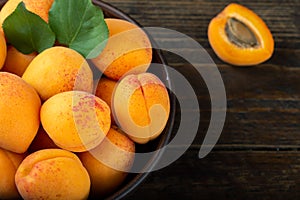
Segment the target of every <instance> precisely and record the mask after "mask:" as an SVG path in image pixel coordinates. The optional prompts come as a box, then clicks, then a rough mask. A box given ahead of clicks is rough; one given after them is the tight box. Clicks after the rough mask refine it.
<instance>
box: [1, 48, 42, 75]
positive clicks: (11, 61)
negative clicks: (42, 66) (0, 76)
mask: <svg viewBox="0 0 300 200" xmlns="http://www.w3.org/2000/svg"><path fill="white" fill-rule="evenodd" d="M36 55H37V53H36V52H34V53H31V54H23V53H21V52H20V51H18V50H17V49H16V48H15V47H13V46H11V45H10V46H8V47H7V55H6V60H5V63H4V66H3V71H6V72H10V73H13V74H16V75H18V76H22V75H23V73H24V72H25V70H26V68H27V67H28V65H29V64H30V62H31V61H32V60H33V59H34V58H35V56H36Z"/></svg>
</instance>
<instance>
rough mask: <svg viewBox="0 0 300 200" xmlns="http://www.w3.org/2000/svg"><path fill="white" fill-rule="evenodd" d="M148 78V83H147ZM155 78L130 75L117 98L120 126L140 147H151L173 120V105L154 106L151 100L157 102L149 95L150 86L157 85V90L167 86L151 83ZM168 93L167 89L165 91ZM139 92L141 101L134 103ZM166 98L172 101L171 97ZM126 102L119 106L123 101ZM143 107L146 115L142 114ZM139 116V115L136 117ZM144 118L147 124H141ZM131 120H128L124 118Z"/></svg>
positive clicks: (115, 96)
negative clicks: (169, 119)
mask: <svg viewBox="0 0 300 200" xmlns="http://www.w3.org/2000/svg"><path fill="white" fill-rule="evenodd" d="M144 77H145V79H143V78H144ZM148 78H150V79H151V78H154V77H152V75H151V74H150V73H143V74H139V75H129V76H127V77H126V79H125V80H122V81H121V82H120V83H119V84H120V85H121V87H117V88H116V91H115V95H114V98H113V99H114V100H113V101H114V109H115V110H114V112H115V111H117V112H118V114H116V113H115V115H117V116H116V119H117V120H116V121H117V123H118V124H120V126H121V128H122V129H123V130H124V131H125V132H126V133H127V134H128V136H129V137H130V138H131V139H132V140H134V141H135V142H137V143H141V144H144V143H147V142H148V141H150V140H152V139H154V138H156V137H157V136H158V135H160V133H161V132H162V130H163V129H164V127H165V123H166V119H168V116H169V109H170V107H169V101H168V100H167V103H166V104H167V105H166V106H163V105H161V104H160V103H158V102H155V100H154V101H153V102H152V101H151V100H150V98H155V97H154V95H151V96H149V95H146V93H147V90H148V89H146V88H145V87H147V85H149V84H151V85H155V87H161V86H162V87H164V86H163V83H162V82H161V81H159V80H158V79H156V78H155V79H153V80H149V79H148ZM163 90H165V88H163ZM136 91H140V93H141V94H140V95H141V97H140V98H139V100H140V101H133V98H134V95H135V93H136ZM165 95H166V96H165V97H167V99H168V95H167V93H165ZM124 99H125V102H121V103H119V101H123V100H124ZM141 105H144V108H142V109H143V110H144V111H141ZM135 112H136V113H135ZM140 115H147V116H146V117H144V120H145V121H142V122H139V121H138V120H139V119H136V118H138V117H139V116H140ZM124 116H128V117H124Z"/></svg>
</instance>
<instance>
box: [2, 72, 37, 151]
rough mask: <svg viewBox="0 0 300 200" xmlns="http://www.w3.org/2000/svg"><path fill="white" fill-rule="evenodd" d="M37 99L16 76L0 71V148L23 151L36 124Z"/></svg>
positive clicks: (34, 132) (27, 86) (34, 133)
mask: <svg viewBox="0 0 300 200" xmlns="http://www.w3.org/2000/svg"><path fill="white" fill-rule="evenodd" d="M40 107H41V100H40V98H39V96H38V94H37V93H36V91H35V90H34V88H33V87H31V86H30V85H29V84H27V83H26V82H25V81H24V80H22V79H21V78H20V77H18V76H17V75H14V74H11V73H8V72H0V110H1V115H0V126H1V129H0V147H2V148H4V149H7V150H10V151H13V152H16V153H24V152H25V151H26V150H27V149H28V147H29V145H30V144H31V142H32V140H33V138H34V137H35V135H36V133H37V131H38V128H39V125H40V117H39V112H40Z"/></svg>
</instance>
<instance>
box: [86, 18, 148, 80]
mask: <svg viewBox="0 0 300 200" xmlns="http://www.w3.org/2000/svg"><path fill="white" fill-rule="evenodd" d="M105 22H106V24H107V26H108V29H109V38H108V41H107V44H106V46H105V48H104V50H103V51H102V52H101V54H100V55H99V56H98V57H96V58H94V59H93V60H92V61H93V63H94V64H95V65H96V66H97V67H98V68H99V69H100V70H101V71H102V72H103V73H104V74H105V75H106V76H107V77H109V78H111V79H114V80H119V79H120V78H121V77H122V76H123V75H124V74H126V73H128V72H130V73H142V72H145V71H146V70H147V69H148V67H149V65H150V63H151V61H152V45H151V42H150V40H149V38H148V36H147V34H146V33H145V32H144V31H143V30H142V29H141V28H139V27H138V26H137V25H135V24H133V23H130V22H128V21H125V20H122V19H112V18H106V19H105ZM120 44H122V45H120Z"/></svg>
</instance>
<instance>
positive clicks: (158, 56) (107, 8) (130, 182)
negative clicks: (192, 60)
mask: <svg viewBox="0 0 300 200" xmlns="http://www.w3.org/2000/svg"><path fill="white" fill-rule="evenodd" d="M93 2H94V4H95V5H97V6H99V7H101V8H102V10H103V12H104V15H105V17H109V18H118V19H124V20H127V21H129V22H132V23H134V24H137V25H138V26H140V27H141V25H140V24H138V22H136V21H135V20H134V19H133V18H131V17H130V16H129V15H127V14H126V13H124V12H122V11H121V10H119V9H117V8H116V7H114V6H112V5H110V4H108V3H105V2H102V1H97V0H93ZM150 40H151V41H152V43H154V41H153V40H152V38H151V37H150ZM152 63H160V64H163V65H165V66H166V65H167V62H166V61H165V59H164V57H163V55H162V53H161V52H160V50H157V49H153V59H152ZM150 71H151V66H150ZM155 74H156V75H157V76H158V77H160V79H162V81H163V82H164V83H165V84H166V86H167V87H168V88H169V91H170V89H172V86H171V82H170V81H169V80H167V77H168V70H167V68H165V67H162V68H161V69H159V70H157V69H155ZM169 96H170V104H171V110H170V116H169V120H168V123H167V125H166V127H165V129H164V131H163V133H162V134H161V135H160V136H159V137H158V138H157V139H155V140H154V141H151V142H150V143H147V144H144V145H138V144H137V145H136V149H137V152H150V151H154V150H157V149H160V148H162V147H163V146H164V145H166V144H167V143H168V141H169V139H170V136H171V132H172V127H173V123H174V118H175V102H176V101H175V96H174V95H173V93H171V92H169ZM162 154H163V152H162V151H160V152H159V153H157V154H156V155H154V156H153V158H151V159H150V160H149V162H148V163H147V165H146V166H145V168H147V169H151V168H153V167H154V166H155V165H156V163H157V162H158V160H159V159H160V157H161V156H162ZM149 171H150V170H149ZM148 175H149V173H140V174H129V175H128V176H127V179H126V180H125V181H124V183H123V184H122V185H121V187H119V189H118V190H117V191H115V192H114V193H113V194H111V195H110V196H108V197H107V198H108V199H121V198H123V197H125V196H126V195H127V194H129V193H130V192H132V191H133V190H134V189H136V188H137V187H138V186H139V185H140V184H141V183H142V182H143V181H144V179H145V178H146V177H147V176H148Z"/></svg>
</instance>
